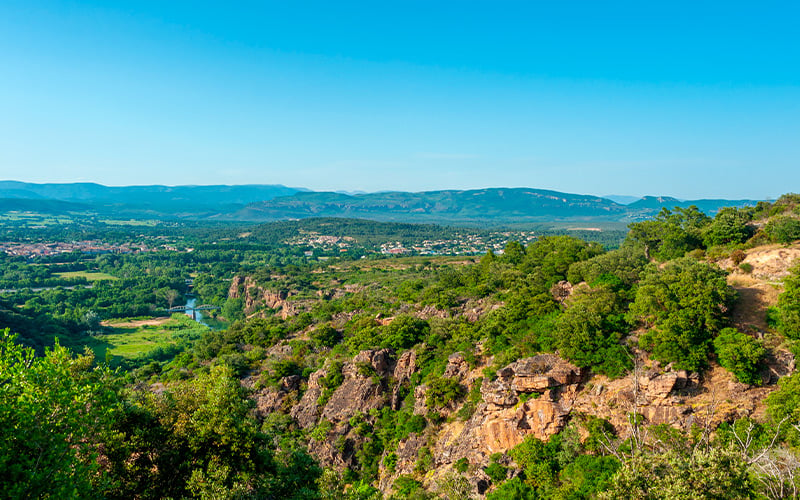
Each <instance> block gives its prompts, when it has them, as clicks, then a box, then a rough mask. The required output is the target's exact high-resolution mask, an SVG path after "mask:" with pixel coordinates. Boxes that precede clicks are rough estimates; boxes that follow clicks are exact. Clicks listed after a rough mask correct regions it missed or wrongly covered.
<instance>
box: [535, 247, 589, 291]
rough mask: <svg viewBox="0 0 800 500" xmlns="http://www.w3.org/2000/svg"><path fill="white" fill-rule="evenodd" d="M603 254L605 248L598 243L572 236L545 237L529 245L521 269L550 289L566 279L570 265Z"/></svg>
mask: <svg viewBox="0 0 800 500" xmlns="http://www.w3.org/2000/svg"><path fill="white" fill-rule="evenodd" d="M602 253H603V248H602V247H601V246H600V245H599V244H597V243H587V242H585V241H583V240H579V239H577V238H573V237H571V236H545V237H544V238H541V239H539V240H537V241H535V242H533V243H532V244H530V245H528V247H527V248H526V255H525V258H524V260H523V262H522V263H521V264H520V269H521V270H522V271H523V272H525V273H528V274H535V275H536V278H537V279H538V280H540V282H541V286H542V287H544V288H546V289H549V288H550V285H552V284H553V283H556V282H557V281H560V280H563V279H566V277H567V271H568V270H569V266H570V265H572V264H573V263H575V262H579V261H582V260H586V259H590V258H592V257H594V256H596V255H600V254H602Z"/></svg>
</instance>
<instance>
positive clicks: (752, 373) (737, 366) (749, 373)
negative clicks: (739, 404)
mask: <svg viewBox="0 0 800 500" xmlns="http://www.w3.org/2000/svg"><path fill="white" fill-rule="evenodd" d="M714 350H715V351H716V352H717V358H718V359H719V364H720V365H722V366H723V367H724V368H725V369H726V370H728V371H729V372H731V373H733V374H734V376H735V377H736V379H737V380H739V382H743V383H745V384H758V383H760V379H759V377H758V368H759V365H760V363H761V359H762V358H763V357H764V354H766V349H764V346H763V345H762V342H760V341H758V340H756V339H754V338H753V337H751V336H749V335H747V334H745V333H742V332H740V331H739V330H737V329H735V328H723V329H722V331H721V332H719V335H718V336H717V338H715V339H714Z"/></svg>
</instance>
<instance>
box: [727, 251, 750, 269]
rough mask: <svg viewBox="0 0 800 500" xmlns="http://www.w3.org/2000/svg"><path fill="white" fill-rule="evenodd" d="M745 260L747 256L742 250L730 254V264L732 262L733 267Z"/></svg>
mask: <svg viewBox="0 0 800 500" xmlns="http://www.w3.org/2000/svg"><path fill="white" fill-rule="evenodd" d="M746 258H747V254H746V253H744V252H743V251H742V250H738V249H737V250H734V251H733V252H731V262H733V265H734V266H738V265H739V264H741V263H742V261H743V260H744V259H746Z"/></svg>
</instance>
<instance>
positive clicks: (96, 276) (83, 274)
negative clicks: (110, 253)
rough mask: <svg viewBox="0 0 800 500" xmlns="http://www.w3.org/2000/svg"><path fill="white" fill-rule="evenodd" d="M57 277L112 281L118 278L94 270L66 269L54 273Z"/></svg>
mask: <svg viewBox="0 0 800 500" xmlns="http://www.w3.org/2000/svg"><path fill="white" fill-rule="evenodd" d="M55 275H56V276H58V277H59V278H65V279H72V278H86V280H87V281H114V280H117V279H119V278H117V277H116V276H111V275H110V274H108V273H100V272H96V271H67V272H63V273H55Z"/></svg>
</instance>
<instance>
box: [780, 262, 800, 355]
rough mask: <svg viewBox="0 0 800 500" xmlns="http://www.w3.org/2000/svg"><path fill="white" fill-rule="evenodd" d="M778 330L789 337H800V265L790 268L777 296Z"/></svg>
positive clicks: (796, 338) (795, 338)
mask: <svg viewBox="0 0 800 500" xmlns="http://www.w3.org/2000/svg"><path fill="white" fill-rule="evenodd" d="M777 326H778V330H779V331H780V332H781V333H782V334H784V335H786V336H787V337H789V338H790V339H794V340H798V339H800V265H797V266H795V267H793V268H792V272H791V274H789V276H788V277H787V278H786V279H785V280H784V281H783V292H782V293H781V294H780V295H779V296H778V325H777Z"/></svg>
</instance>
